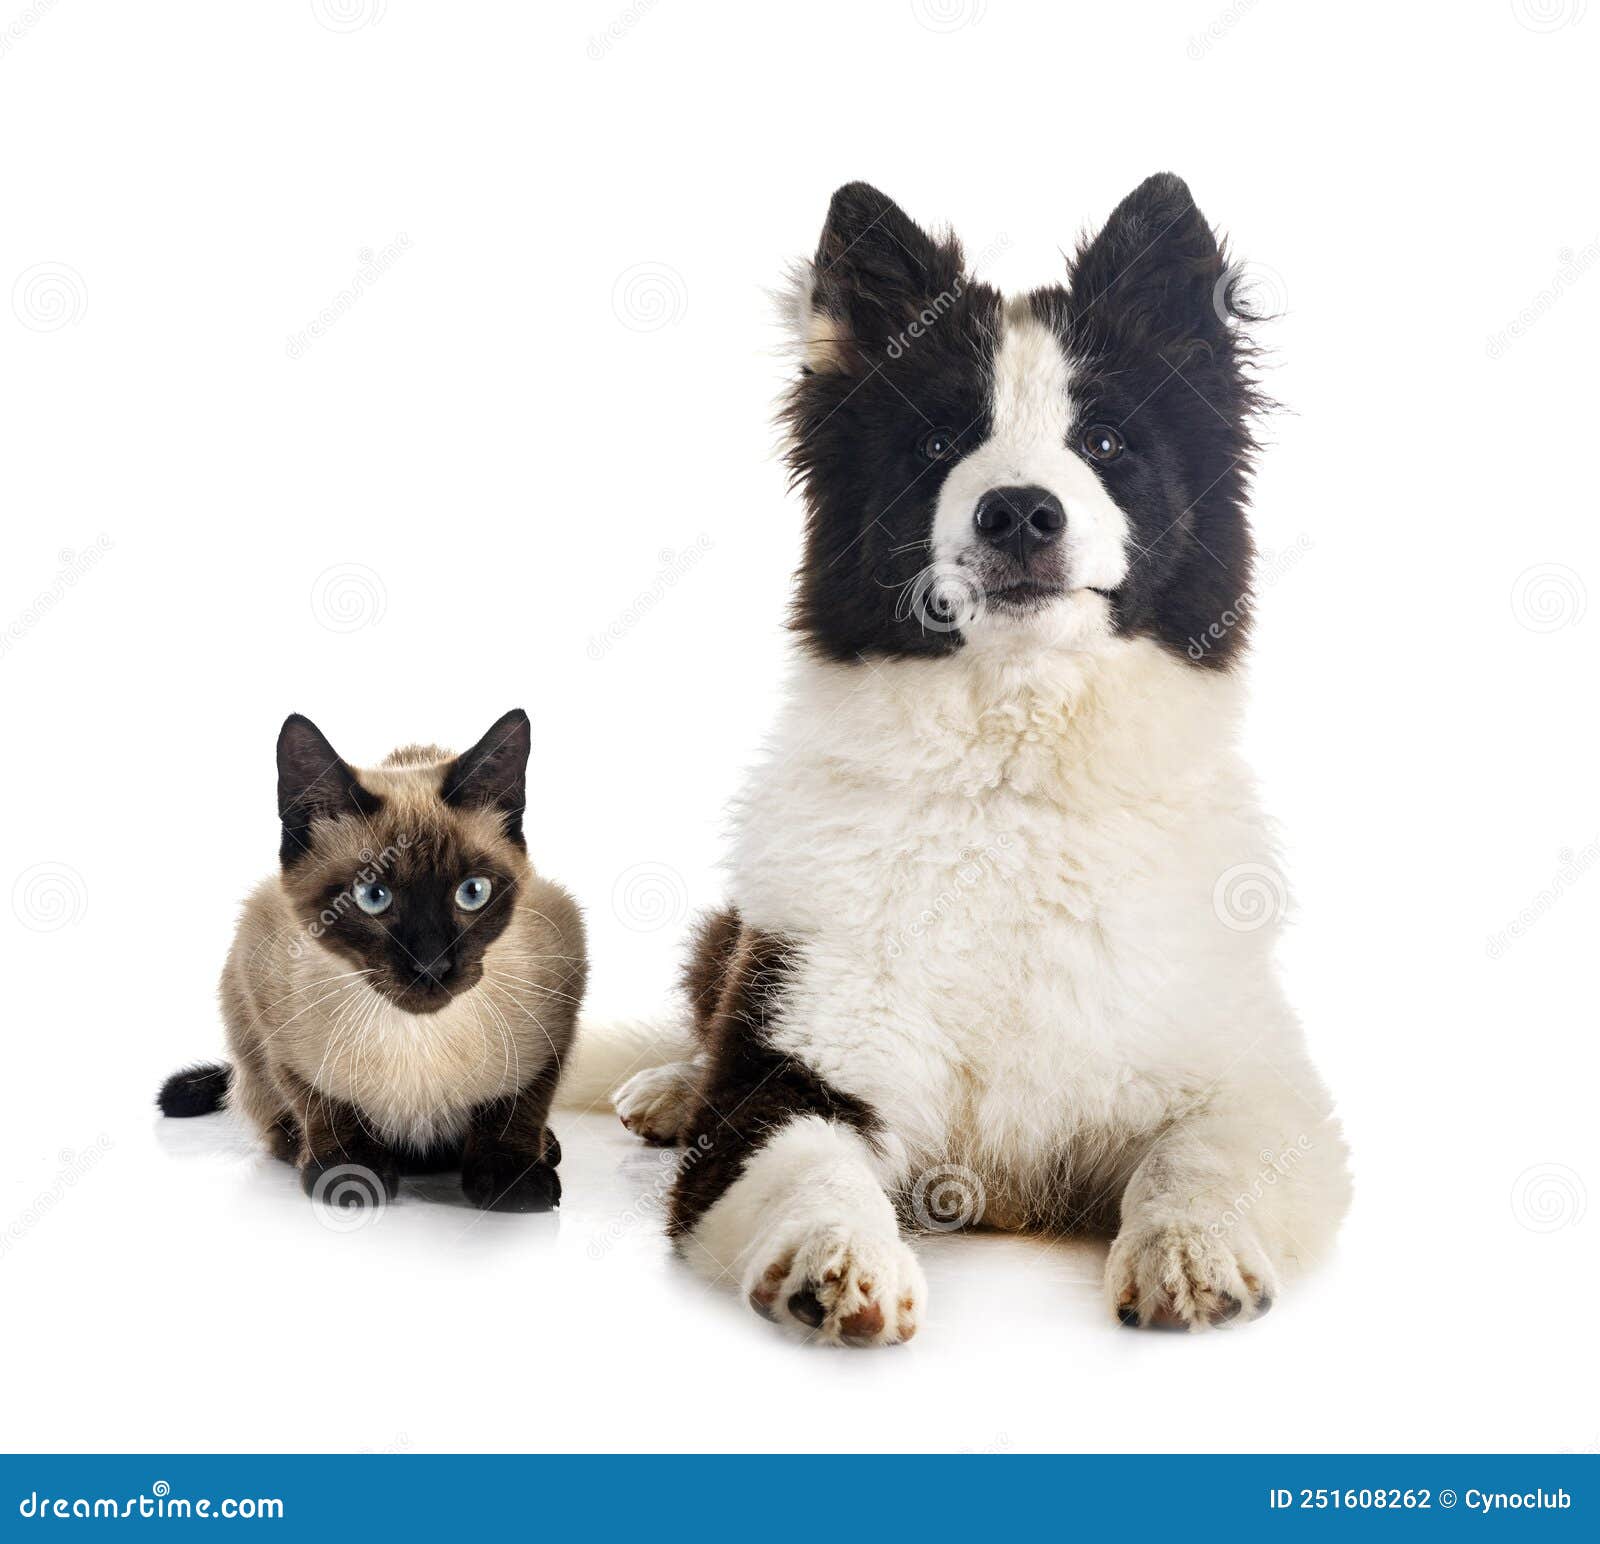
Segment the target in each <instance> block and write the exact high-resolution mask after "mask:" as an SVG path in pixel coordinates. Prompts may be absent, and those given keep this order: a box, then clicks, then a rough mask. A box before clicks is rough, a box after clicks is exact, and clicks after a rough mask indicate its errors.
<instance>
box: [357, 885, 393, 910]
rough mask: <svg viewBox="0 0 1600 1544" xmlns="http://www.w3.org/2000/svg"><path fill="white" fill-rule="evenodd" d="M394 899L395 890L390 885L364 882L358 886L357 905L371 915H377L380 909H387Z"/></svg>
mask: <svg viewBox="0 0 1600 1544" xmlns="http://www.w3.org/2000/svg"><path fill="white" fill-rule="evenodd" d="M393 900H394V891H392V890H391V889H390V888H389V887H388V885H380V884H370V885H368V884H362V885H357V886H356V905H357V906H359V907H360V908H361V909H362V910H363V911H364V912H366V914H367V915H368V916H369V917H375V916H377V915H378V913H379V912H380V911H387V910H388V909H389V906H390V903H391V902H392V901H393Z"/></svg>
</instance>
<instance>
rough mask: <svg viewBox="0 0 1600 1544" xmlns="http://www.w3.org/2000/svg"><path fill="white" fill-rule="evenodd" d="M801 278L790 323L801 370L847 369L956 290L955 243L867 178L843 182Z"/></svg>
mask: <svg viewBox="0 0 1600 1544" xmlns="http://www.w3.org/2000/svg"><path fill="white" fill-rule="evenodd" d="M799 280H800V282H799V285H798V289H797V293H796V295H795V302H794V304H795V311H794V325H795V327H796V330H797V331H798V333H799V342H800V345H801V347H802V349H803V350H804V356H805V363H806V366H807V368H808V369H810V370H812V371H815V372H819V373H824V372H829V371H846V372H851V371H854V370H857V369H860V368H870V366H871V363H872V361H873V360H874V359H875V358H876V357H878V356H879V355H881V354H883V353H884V352H886V351H888V350H890V349H891V347H892V345H893V344H894V342H895V339H896V337H897V336H898V335H899V334H900V333H901V332H903V331H904V330H905V328H906V327H907V326H908V325H909V324H910V323H911V322H913V321H915V320H916V318H917V317H918V316H919V315H920V314H921V313H922V311H923V310H924V309H925V308H926V307H927V306H928V305H929V303H930V302H932V301H934V300H936V299H937V298H938V297H940V296H941V295H943V296H945V297H947V298H946V300H945V302H944V303H945V304H948V303H949V299H952V298H954V297H955V296H956V295H959V294H960V293H961V289H962V285H963V283H964V280H963V277H962V258H961V246H960V244H959V243H958V242H957V241H956V239H955V237H954V236H947V237H944V238H942V239H940V238H936V237H934V236H931V235H929V234H928V232H927V231H925V230H923V228H922V227H921V226H920V225H918V224H917V223H916V221H915V220H913V219H912V218H911V216H910V215H908V214H907V213H906V212H905V210H903V209H902V208H901V207H900V206H899V205H898V204H897V203H895V201H894V200H893V199H892V198H890V197H889V196H888V195H887V194H885V193H880V192H879V191H878V190H877V189H876V188H875V187H872V186H871V185H870V184H869V183H865V182H848V183H846V184H845V185H844V186H843V187H842V188H840V189H839V191H838V192H837V193H835V194H834V195H833V200H832V202H831V203H830V204H829V205H828V217H827V219H826V220H825V221H824V222H823V226H822V236H821V239H820V240H819V241H818V242H817V255H816V257H815V258H813V259H812V261H811V263H810V264H809V265H807V266H805V267H804V268H803V269H802V271H801V273H800V275H799Z"/></svg>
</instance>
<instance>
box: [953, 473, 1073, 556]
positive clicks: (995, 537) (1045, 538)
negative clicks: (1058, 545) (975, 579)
mask: <svg viewBox="0 0 1600 1544" xmlns="http://www.w3.org/2000/svg"><path fill="white" fill-rule="evenodd" d="M972 523H973V524H974V525H975V526H976V527H977V528H978V535H980V536H981V537H982V538H983V539H984V540H985V541H986V542H988V543H989V545H990V546H992V547H998V548H1000V550H1001V551H1002V552H1009V553H1010V554H1011V555H1012V556H1013V557H1014V558H1016V559H1017V561H1018V562H1020V563H1026V562H1027V561H1028V558H1029V556H1030V554H1032V553H1034V552H1036V551H1037V550H1038V549H1039V548H1040V547H1048V546H1049V545H1050V543H1051V542H1053V541H1055V540H1056V539H1057V537H1059V536H1060V535H1061V533H1062V532H1063V531H1064V530H1066V528H1067V512H1066V510H1064V509H1063V508H1062V507H1061V500H1060V499H1058V498H1057V497H1056V496H1055V494H1053V493H1051V492H1050V491H1049V490H1048V489H1046V488H1033V487H1027V488H991V489H990V490H989V491H988V492H987V493H986V494H984V496H983V497H982V498H981V499H979V500H978V507H977V508H976V509H975V510H974V511H973V514H972Z"/></svg>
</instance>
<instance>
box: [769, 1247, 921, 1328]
mask: <svg viewBox="0 0 1600 1544" xmlns="http://www.w3.org/2000/svg"><path fill="white" fill-rule="evenodd" d="M744 1290H745V1296H746V1298H747V1299H748V1301H749V1303H750V1306H751V1307H752V1308H754V1309H755V1311H756V1312H757V1313H759V1314H760V1315H761V1316H762V1317H763V1318H766V1319H771V1320H772V1321H773V1322H774V1323H777V1324H783V1325H787V1326H788V1327H789V1328H791V1329H796V1330H799V1331H801V1332H802V1333H803V1334H805V1335H806V1337H807V1338H808V1339H812V1340H820V1341H825V1342H827V1343H829V1344H832V1345H847V1346H891V1345H894V1344H896V1343H897V1342H899V1341H905V1340H910V1339H911V1337H912V1336H913V1335H915V1334H916V1333H917V1323H918V1320H919V1318H920V1316H921V1313H922V1305H923V1302H924V1301H925V1299H926V1298H927V1293H928V1288H927V1284H926V1282H924V1280H923V1278H922V1267H921V1266H920V1265H919V1264H918V1263H917V1257H916V1255H914V1254H913V1253H912V1252H911V1250H910V1249H909V1248H907V1247H906V1245H905V1244H904V1243H903V1242H902V1241H901V1240H900V1238H899V1236H898V1235H897V1234H892V1235H890V1236H888V1237H882V1236H879V1235H877V1234H875V1233H871V1232H862V1231H859V1230H856V1229H852V1228H849V1227H845V1226H832V1227H829V1226H815V1227H810V1228H806V1229H804V1230H802V1231H800V1232H798V1233H796V1232H781V1233H776V1234H773V1235H769V1237H768V1239H767V1240H766V1241H764V1242H763V1243H762V1245H761V1246H760V1247H759V1248H757V1249H756V1251H755V1253H754V1256H753V1263H752V1265H751V1267H750V1269H749V1271H748V1272H747V1273H746V1276H745V1282H744Z"/></svg>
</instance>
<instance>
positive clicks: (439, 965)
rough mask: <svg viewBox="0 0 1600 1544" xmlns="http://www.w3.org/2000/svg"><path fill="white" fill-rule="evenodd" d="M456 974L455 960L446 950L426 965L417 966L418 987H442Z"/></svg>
mask: <svg viewBox="0 0 1600 1544" xmlns="http://www.w3.org/2000/svg"><path fill="white" fill-rule="evenodd" d="M455 973H456V958H455V956H454V955H453V954H451V953H450V952H449V950H446V951H445V952H444V953H443V954H438V955H435V956H434V957H433V959H431V960H429V961H428V963H427V964H426V965H418V966H417V985H418V986H444V985H445V984H446V983H447V982H448V981H449V980H450V978H451V977H452V976H453V975H454V974H455Z"/></svg>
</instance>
